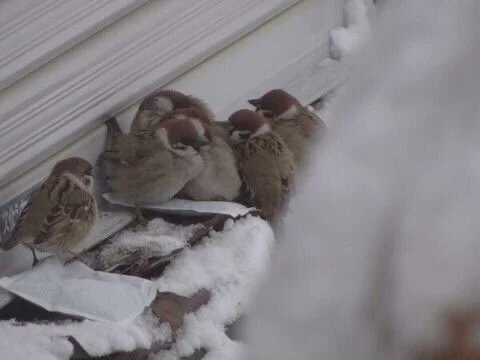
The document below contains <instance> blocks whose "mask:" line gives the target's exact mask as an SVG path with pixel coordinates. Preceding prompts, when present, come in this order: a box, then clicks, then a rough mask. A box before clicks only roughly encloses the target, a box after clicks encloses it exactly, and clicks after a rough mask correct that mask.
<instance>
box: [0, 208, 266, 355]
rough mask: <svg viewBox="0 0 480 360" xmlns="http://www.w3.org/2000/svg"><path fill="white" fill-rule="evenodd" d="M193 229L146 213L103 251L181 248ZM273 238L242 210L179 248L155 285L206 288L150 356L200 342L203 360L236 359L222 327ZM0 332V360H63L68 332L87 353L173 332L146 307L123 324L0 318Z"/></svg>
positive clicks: (252, 283)
mask: <svg viewBox="0 0 480 360" xmlns="http://www.w3.org/2000/svg"><path fill="white" fill-rule="evenodd" d="M198 227H199V225H193V226H188V227H184V226H178V225H173V224H170V223H168V222H166V221H164V220H162V219H154V220H152V221H150V222H149V224H148V226H147V228H146V229H141V228H136V229H133V230H125V231H123V232H121V233H119V234H118V235H117V236H116V237H115V238H114V239H113V241H112V244H111V245H109V250H108V251H112V253H114V252H115V251H119V250H120V249H122V248H124V249H128V250H132V249H135V248H137V247H142V248H148V247H151V248H152V249H154V250H159V251H162V252H167V253H168V252H170V251H171V250H173V249H176V248H178V247H183V246H184V245H185V243H186V241H187V239H188V238H189V237H190V236H191V234H192V232H193V231H194V230H195V229H196V228H198ZM273 243H274V236H273V231H272V229H271V227H270V226H269V225H268V223H267V222H265V221H264V220H262V219H260V218H257V217H252V216H248V217H247V218H244V219H240V220H237V221H235V222H234V221H233V220H228V221H227V222H226V224H225V227H224V229H223V230H222V231H219V232H216V231H211V232H210V234H209V235H208V236H207V237H205V238H204V239H203V240H202V242H201V243H200V244H199V245H197V246H195V247H191V248H186V249H185V250H183V252H182V253H181V254H180V255H179V256H178V257H176V258H175V259H174V260H173V261H172V263H171V264H170V265H169V266H168V267H167V268H166V270H165V272H164V274H163V276H162V277H160V278H159V279H157V280H156V281H155V286H156V288H157V289H158V291H171V292H175V293H177V294H179V295H184V296H190V295H193V294H194V293H195V292H197V291H198V290H200V289H207V290H209V291H210V293H211V299H210V301H209V303H208V304H206V305H205V306H203V307H201V308H200V309H199V310H198V311H197V312H195V313H192V314H188V315H187V316H186V317H185V319H184V325H183V327H182V328H180V329H179V331H178V332H177V334H176V336H175V339H176V342H175V345H174V347H173V348H172V349H171V350H170V351H168V352H165V351H163V352H161V353H158V354H156V355H152V356H153V358H158V359H164V358H166V359H179V358H180V357H181V356H188V355H191V354H192V353H193V352H194V351H195V349H200V348H206V349H208V351H209V352H208V358H210V359H219V360H220V359H221V360H224V359H234V358H241V355H242V353H243V352H244V345H243V344H241V343H239V342H237V341H234V340H231V339H230V338H228V337H227V335H225V327H226V326H227V325H229V324H231V323H233V322H234V321H235V320H237V319H238V318H239V317H240V316H241V315H242V314H244V312H245V309H246V307H247V305H248V303H249V299H250V298H251V296H252V293H253V292H254V291H255V290H256V288H257V286H258V284H259V282H260V281H261V279H262V277H263V274H264V273H265V271H266V269H267V268H268V266H269V262H270V255H271V251H272V247H273ZM0 330H1V332H2V334H3V335H2V336H1V337H0V358H1V359H29V358H33V357H34V358H35V359H38V360H47V359H48V360H50V359H68V358H69V356H70V355H71V354H72V351H73V348H72V345H71V344H70V343H69V342H68V341H67V339H66V338H65V336H68V335H71V336H73V337H75V339H76V340H77V341H78V342H79V343H80V345H82V347H84V348H85V350H86V351H87V352H89V353H90V354H92V355H98V356H99V355H105V354H109V353H111V352H114V351H131V350H134V349H136V348H149V347H150V346H151V345H152V344H153V343H155V342H169V341H171V340H172V338H173V336H174V335H173V334H172V333H171V329H170V326H169V325H167V324H162V325H160V324H158V321H156V320H155V318H154V317H153V316H152V314H151V312H150V310H146V311H145V313H144V314H142V315H141V316H140V317H139V318H137V319H136V320H135V321H134V323H133V324H132V325H129V326H126V325H120V324H118V323H113V322H109V321H107V322H105V321H89V320H85V321H82V322H77V323H74V322H71V323H68V324H18V323H16V322H14V321H3V322H0ZM18 344H22V346H18ZM33 354H34V356H33Z"/></svg>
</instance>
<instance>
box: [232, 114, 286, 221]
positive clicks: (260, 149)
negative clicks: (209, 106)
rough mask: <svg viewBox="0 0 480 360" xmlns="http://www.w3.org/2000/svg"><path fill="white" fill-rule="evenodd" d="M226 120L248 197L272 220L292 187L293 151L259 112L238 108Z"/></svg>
mask: <svg viewBox="0 0 480 360" xmlns="http://www.w3.org/2000/svg"><path fill="white" fill-rule="evenodd" d="M228 121H229V123H230V124H231V127H232V130H231V138H232V141H233V142H235V143H236V144H237V145H236V147H237V151H236V153H237V155H238V157H239V159H238V161H239V169H240V173H241V176H242V178H243V182H244V184H245V186H246V190H247V192H248V193H249V196H250V199H251V201H252V203H253V205H254V206H255V207H257V208H258V209H259V210H261V211H262V212H263V214H264V216H265V218H266V219H267V220H269V221H271V222H274V223H275V222H276V221H277V220H278V219H279V216H280V215H281V213H282V210H283V208H284V205H285V204H286V201H287V199H288V194H289V193H290V191H291V189H292V188H293V175H294V171H295V164H294V160H293V156H292V153H291V151H290V150H289V148H288V146H287V145H286V144H285V142H284V141H283V140H282V138H281V137H280V136H279V135H278V134H277V133H275V132H274V131H272V129H271V126H270V124H269V123H268V122H267V120H266V119H265V118H264V117H263V116H261V115H260V114H257V113H255V112H253V111H250V110H239V111H237V112H235V113H233V114H232V115H231V116H230V118H229V119H228Z"/></svg>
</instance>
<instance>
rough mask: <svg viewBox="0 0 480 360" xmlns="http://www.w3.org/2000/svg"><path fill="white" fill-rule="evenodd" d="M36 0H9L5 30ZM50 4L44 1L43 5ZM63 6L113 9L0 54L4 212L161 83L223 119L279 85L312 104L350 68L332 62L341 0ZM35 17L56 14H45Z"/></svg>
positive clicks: (89, 151)
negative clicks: (7, 57)
mask: <svg viewBox="0 0 480 360" xmlns="http://www.w3.org/2000/svg"><path fill="white" fill-rule="evenodd" d="M38 2H39V1H35V2H34V1H31V0H6V1H4V2H3V3H2V4H0V14H1V15H0V29H2V26H7V25H8V24H10V25H8V26H10V27H11V28H12V29H13V27H12V26H13V25H11V24H12V21H15V20H14V19H15V18H16V17H18V16H22V15H21V14H28V9H31V8H32V7H35V6H37V7H39V6H40V5H38ZM52 2H55V1H51V0H42V3H45V6H47V3H52ZM13 3H15V4H16V5H12V4H13ZM57 3H61V6H63V7H66V6H70V7H72V6H77V7H78V8H71V11H72V12H73V13H75V11H82V10H81V9H83V10H84V7H89V6H91V7H95V6H99V9H100V8H101V9H103V10H102V11H107V9H108V11H107V13H108V14H107V13H105V14H103V15H102V16H103V19H104V21H102V20H101V19H100V18H99V16H98V13H97V12H96V11H93V12H91V13H90V14H87V15H85V17H83V18H81V19H80V18H79V17H77V18H78V19H80V20H78V19H77V20H78V21H77V22H74V23H72V24H71V25H69V26H68V27H66V28H62V27H60V26H59V25H58V24H57V25H56V27H53V29H61V31H60V30H59V32H62V33H61V34H60V33H55V32H53V33H52V34H51V37H50V38H48V39H45V40H44V41H43V42H42V43H41V45H40V46H39V48H38V47H32V49H30V50H28V51H26V52H25V54H24V55H22V56H23V58H24V60H25V61H24V62H19V63H15V64H14V65H15V66H13V65H12V64H9V66H11V68H10V70H8V69H7V68H4V67H1V59H0V88H1V87H2V86H5V88H4V89H3V90H1V91H0V211H3V214H5V209H8V208H10V207H12V206H13V205H14V204H13V203H12V200H13V199H14V198H15V197H16V196H17V195H18V194H20V193H22V192H23V191H25V190H27V189H28V188H30V187H31V186H32V185H34V184H35V183H37V182H38V181H40V180H41V179H42V178H43V177H44V176H45V175H46V174H47V173H48V172H49V170H50V169H51V166H52V164H53V163H54V162H56V161H57V160H58V159H60V158H63V157H66V156H68V155H72V154H75V155H80V156H84V157H85V158H87V159H89V160H91V161H95V160H96V157H97V156H98V154H99V152H100V151H101V150H102V148H103V141H104V136H105V129H104V127H103V126H102V125H101V124H102V121H104V120H105V119H106V118H107V117H108V116H109V115H114V114H116V115H118V116H119V118H120V120H121V121H122V122H123V123H124V124H125V125H126V124H127V123H128V122H129V121H131V118H132V114H133V112H134V111H135V106H136V103H137V101H138V100H140V99H141V98H142V97H144V96H145V95H146V94H148V93H149V92H151V91H153V90H154V89H156V88H159V87H172V88H177V89H180V90H183V91H185V92H188V93H193V94H196V95H198V96H200V97H201V98H203V99H205V100H206V101H207V102H208V103H210V104H211V106H212V107H213V109H214V111H215V112H216V114H217V116H218V118H219V119H225V118H226V117H227V116H228V114H229V113H230V112H232V111H234V110H236V109H239V108H241V107H245V106H246V103H245V99H246V98H247V97H248V96H251V95H259V94H261V93H262V92H264V91H265V90H267V89H269V88H273V87H283V88H286V89H287V90H290V91H292V92H293V93H294V94H295V95H297V96H298V97H299V98H300V99H301V100H302V101H305V102H307V101H312V100H313V99H315V98H316V97H319V96H321V95H322V94H323V93H325V92H326V91H328V90H329V89H331V88H332V87H333V86H335V85H336V84H337V83H338V81H340V80H341V79H342V78H343V74H344V70H345V66H344V65H343V64H342V63H341V62H335V61H332V60H329V59H328V31H329V30H330V29H332V28H334V27H337V26H340V25H341V24H342V22H343V18H342V8H343V0H301V1H299V0H198V1H191V0H162V1H160V0H150V1H147V2H145V1H127V0H115V1H93V0H92V1H85V2H80V1H76V0H62V1H59V2H58V1H57ZM86 3H91V4H90V5H86ZM100 3H102V5H101V4H100ZM103 3H105V4H103ZM74 4H76V5H74ZM80 4H83V5H80ZM113 4H115V6H113ZM57 5H58V4H57ZM100 5H101V6H100ZM40 7H41V6H40ZM23 8H25V9H26V10H25V9H23ZM18 9H22V11H21V12H18ZM54 9H55V11H57V12H59V11H60V9H59V8H57V7H54ZM75 9H76V10H75ZM3 10H4V11H3ZM2 11H3V12H2ZM52 11H53V10H52ZM98 11H100V10H98ZM30 12H32V11H30ZM87 13H88V11H87ZM6 14H7V15H6ZM12 14H16V15H15V16H12ZM59 14H64V16H66V13H63V12H59ZM37 15H38V16H40V17H42V16H49V11H45V13H44V14H42V13H41V12H40V11H39V12H37ZM31 16H33V15H31ZM72 16H73V15H72ZM90 16H91V18H90ZM59 17H61V16H60V15H59ZM12 19H13V20H12ZM62 20H64V19H61V18H58V19H50V21H53V22H55V21H58V22H61V21H62ZM22 21H23V20H22ZM36 21H37V22H39V21H40V20H36ZM19 23H20V22H19ZM39 23H41V22H39ZM5 24H7V25H5ZM17 26H18V25H17ZM28 26H31V25H28ZM40 28H41V27H40ZM32 32H40V30H38V28H36V27H31V30H30V31H28V32H24V33H21V34H20V33H16V32H11V35H8V36H7V38H8V37H9V36H14V37H15V39H16V40H15V42H8V41H6V40H5V41H6V42H5V43H3V42H2V36H1V35H0V54H3V53H4V46H5V49H7V50H9V51H10V50H11V49H13V48H14V47H15V46H17V45H18V46H20V45H19V44H29V39H30V37H31V36H33V35H32ZM93 33H94V35H92V36H90V37H88V38H86V39H84V38H85V37H86V36H87V35H90V34H93ZM82 39H84V40H83V41H81V40H82ZM7 43H8V44H10V45H9V46H10V47H7V46H6V45H4V44H7ZM16 44H17V45H16ZM25 46H27V45H25ZM25 46H24V47H25ZM27 47H28V46H27ZM67 49H68V50H67ZM0 57H1V55H0ZM47 60H50V61H49V62H48V63H45V62H46V61H47ZM2 204H3V205H2ZM6 213H8V211H6ZM2 216H3V215H2V214H0V230H1V226H2V224H1V222H2ZM0 235H1V234H0Z"/></svg>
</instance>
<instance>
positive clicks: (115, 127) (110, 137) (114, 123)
mask: <svg viewBox="0 0 480 360" xmlns="http://www.w3.org/2000/svg"><path fill="white" fill-rule="evenodd" d="M105 125H106V126H107V144H108V146H109V147H110V146H111V145H112V144H113V143H114V142H115V141H116V139H118V138H119V137H120V136H122V135H123V131H122V129H121V128H120V125H119V124H118V120H117V118H116V117H115V116H112V117H110V118H109V119H108V120H107V121H106V122H105Z"/></svg>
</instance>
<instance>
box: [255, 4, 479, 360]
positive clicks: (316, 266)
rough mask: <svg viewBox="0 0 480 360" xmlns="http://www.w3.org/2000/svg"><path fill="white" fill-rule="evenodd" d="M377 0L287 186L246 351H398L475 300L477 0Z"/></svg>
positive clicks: (435, 336) (290, 355)
mask: <svg viewBox="0 0 480 360" xmlns="http://www.w3.org/2000/svg"><path fill="white" fill-rule="evenodd" d="M391 4H392V6H395V8H392V9H385V10H386V13H385V16H386V18H385V19H383V20H382V24H381V25H382V26H381V27H380V28H379V31H378V34H376V36H377V38H376V39H374V40H373V41H372V42H371V49H369V50H370V52H369V53H368V54H365V58H362V59H361V61H360V64H359V67H358V68H357V69H356V71H355V72H354V76H353V77H352V79H351V82H350V84H348V86H346V88H345V89H344V90H345V91H343V94H342V96H341V98H340V99H338V101H337V102H336V103H337V106H336V107H335V108H333V109H331V110H332V113H331V116H332V118H334V119H335V121H333V122H332V123H331V125H333V126H332V127H331V128H330V131H329V136H328V137H327V138H326V139H325V141H324V142H323V144H322V145H323V146H322V147H321V148H319V149H317V153H318V157H317V158H316V160H315V164H314V166H313V169H312V172H311V174H310V176H309V178H308V179H305V180H306V181H305V184H304V185H303V186H302V187H301V188H299V189H298V190H297V195H296V197H294V198H293V199H292V202H291V206H290V208H291V213H290V214H289V216H288V218H287V220H286V226H285V228H286V233H285V235H284V237H285V238H284V239H283V242H280V243H281V244H284V245H283V246H282V248H281V249H280V256H279V259H278V262H277V263H276V264H275V266H274V269H273V270H272V274H273V276H272V278H271V281H270V282H269V283H268V284H267V285H266V286H264V287H262V291H261V293H262V294H261V296H260V298H259V300H258V301H257V302H256V305H257V306H256V311H255V312H254V313H253V314H252V315H251V316H250V320H251V324H250V327H249V328H248V330H247V335H249V336H250V338H251V343H252V356H251V358H254V359H277V360H282V359H294V358H296V359H351V358H353V357H354V358H356V359H369V360H372V359H408V358H411V357H410V356H411V355H412V352H415V351H418V350H425V349H430V347H431V346H436V345H438V343H439V342H440V340H441V339H442V336H443V335H445V330H446V329H445V328H444V327H443V325H444V322H445V320H446V316H447V313H446V312H447V311H448V310H449V309H457V310H468V308H469V307H470V306H472V305H473V306H478V304H479V303H480V285H479V284H480V283H479V281H478V280H479V274H480V263H479V261H478V254H479V252H480V241H479V239H478V234H480V222H479V221H478V219H477V217H478V213H479V212H480V187H479V184H480V157H479V139H480V122H479V118H480V114H479V107H478V98H479V94H480V74H479V72H478V58H479V56H480V38H479V37H478V36H477V35H478V15H479V14H480V2H478V1H470V0H459V1H455V2H452V1H450V0H423V1H417V0H405V1H403V2H395V1H393V2H391ZM432 9H435V11H434V12H432ZM293 242H294V243H295V246H291V244H292V243H293ZM287 244H288V245H287Z"/></svg>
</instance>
